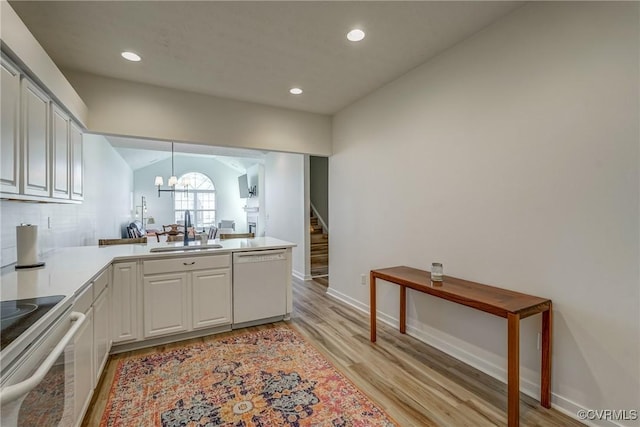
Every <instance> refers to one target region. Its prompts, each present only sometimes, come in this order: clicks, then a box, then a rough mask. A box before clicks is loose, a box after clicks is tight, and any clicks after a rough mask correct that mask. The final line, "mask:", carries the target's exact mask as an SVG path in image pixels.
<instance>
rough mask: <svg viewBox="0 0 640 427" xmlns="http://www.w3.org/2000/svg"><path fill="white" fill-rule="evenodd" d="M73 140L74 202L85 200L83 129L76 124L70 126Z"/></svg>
mask: <svg viewBox="0 0 640 427" xmlns="http://www.w3.org/2000/svg"><path fill="white" fill-rule="evenodd" d="M69 133H70V140H71V198H72V199H73V200H83V199H84V163H83V155H84V154H83V153H84V148H83V142H82V129H80V128H79V127H78V125H76V124H75V123H73V122H71V123H70V125H69Z"/></svg>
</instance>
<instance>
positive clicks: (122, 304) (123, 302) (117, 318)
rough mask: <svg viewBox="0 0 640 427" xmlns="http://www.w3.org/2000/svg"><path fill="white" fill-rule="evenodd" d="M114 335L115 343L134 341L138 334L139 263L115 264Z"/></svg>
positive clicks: (112, 309)
mask: <svg viewBox="0 0 640 427" xmlns="http://www.w3.org/2000/svg"><path fill="white" fill-rule="evenodd" d="M111 313H112V317H111V319H112V322H111V327H112V333H111V337H112V339H113V342H114V343H119V342H123V341H133V340H136V339H137V338H138V336H139V334H138V263H137V262H136V261H132V262H118V263H115V264H113V280H112V291H111Z"/></svg>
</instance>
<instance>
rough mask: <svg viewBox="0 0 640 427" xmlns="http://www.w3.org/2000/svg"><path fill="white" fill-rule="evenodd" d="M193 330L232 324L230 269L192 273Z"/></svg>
mask: <svg viewBox="0 0 640 427" xmlns="http://www.w3.org/2000/svg"><path fill="white" fill-rule="evenodd" d="M191 286H192V326H193V329H199V328H208V327H212V326H219V325H228V324H230V323H231V274H230V270H229V269H228V268H223V269H217V270H203V271H194V272H193V273H191Z"/></svg>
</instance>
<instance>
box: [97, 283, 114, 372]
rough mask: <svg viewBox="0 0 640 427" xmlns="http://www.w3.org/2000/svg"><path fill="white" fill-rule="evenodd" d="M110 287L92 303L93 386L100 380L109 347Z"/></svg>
mask: <svg viewBox="0 0 640 427" xmlns="http://www.w3.org/2000/svg"><path fill="white" fill-rule="evenodd" d="M110 291H111V287H107V288H105V289H103V290H102V292H101V293H100V295H99V296H98V297H97V298H96V300H95V301H94V302H93V343H94V348H93V350H94V364H93V368H94V369H93V377H94V379H95V384H97V383H98V381H99V380H100V374H101V373H102V370H103V369H104V366H105V364H106V363H107V358H108V357H109V350H110V347H111V334H110V332H111V328H110V327H109V324H110V320H111V318H110V316H109V311H110V309H109V294H110Z"/></svg>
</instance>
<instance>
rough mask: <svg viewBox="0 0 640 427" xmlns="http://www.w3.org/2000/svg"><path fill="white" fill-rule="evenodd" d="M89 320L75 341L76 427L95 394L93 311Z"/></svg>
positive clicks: (90, 310) (88, 314) (89, 311)
mask: <svg viewBox="0 0 640 427" xmlns="http://www.w3.org/2000/svg"><path fill="white" fill-rule="evenodd" d="M85 315H86V316H87V320H85V322H84V324H83V325H82V326H81V327H80V330H79V331H78V332H77V333H76V336H75V339H74V342H73V344H74V361H73V388H74V401H75V403H74V406H75V409H74V419H75V421H76V425H80V421H81V420H82V417H83V415H84V413H85V411H86V410H87V407H88V406H89V402H90V401H91V394H92V393H93V378H94V376H93V309H92V308H89V310H88V311H87V312H86V313H85Z"/></svg>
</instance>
